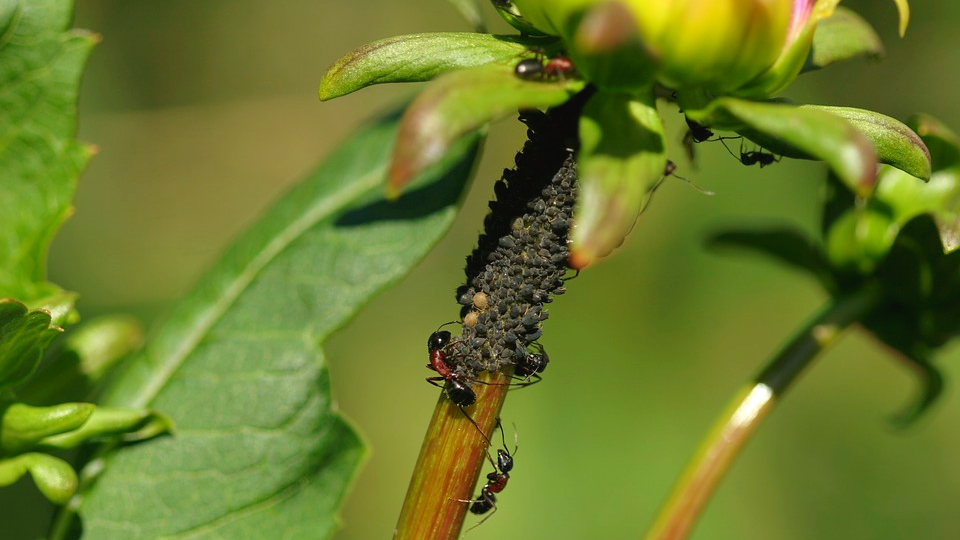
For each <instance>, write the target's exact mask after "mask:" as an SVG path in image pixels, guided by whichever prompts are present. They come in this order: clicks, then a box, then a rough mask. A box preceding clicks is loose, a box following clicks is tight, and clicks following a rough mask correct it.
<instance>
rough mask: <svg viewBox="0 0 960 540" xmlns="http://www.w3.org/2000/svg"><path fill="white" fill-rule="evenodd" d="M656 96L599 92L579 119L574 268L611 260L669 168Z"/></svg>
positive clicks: (572, 251) (573, 251)
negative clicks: (667, 167)
mask: <svg viewBox="0 0 960 540" xmlns="http://www.w3.org/2000/svg"><path fill="white" fill-rule="evenodd" d="M665 149H666V143H665V141H664V134H663V123H662V121H661V119H660V115H659V114H658V113H657V108H656V105H655V103H654V97H653V94H652V93H651V94H648V95H646V96H642V97H638V96H630V95H626V94H619V93H617V94H615V93H605V92H602V91H601V92H598V93H597V94H596V95H594V96H593V97H592V98H591V99H590V101H588V102H587V104H586V106H585V107H584V109H583V114H582V115H581V117H580V153H579V155H578V156H577V165H578V172H579V176H580V189H579V196H578V198H577V207H576V211H575V214H574V221H575V222H576V224H577V226H576V228H575V229H574V230H573V245H572V246H571V249H570V253H571V254H570V264H571V265H572V266H573V267H574V268H583V267H584V266H587V265H588V264H590V263H592V262H593V261H595V260H596V259H598V258H600V257H604V256H606V255H608V254H609V253H610V252H611V251H613V250H614V249H615V248H616V247H617V246H619V245H620V244H622V243H623V239H624V238H625V237H626V236H627V234H628V233H629V232H630V229H632V228H633V224H634V222H635V221H636V220H637V216H638V215H639V214H640V211H641V210H642V209H643V207H644V205H645V204H646V202H647V201H648V200H649V198H650V195H651V194H652V193H653V189H654V187H655V186H656V185H657V183H658V182H659V180H660V179H661V178H662V177H663V174H664V168H665V166H666V163H667V157H666V154H665Z"/></svg>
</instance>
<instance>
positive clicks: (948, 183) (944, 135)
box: [907, 114, 960, 253]
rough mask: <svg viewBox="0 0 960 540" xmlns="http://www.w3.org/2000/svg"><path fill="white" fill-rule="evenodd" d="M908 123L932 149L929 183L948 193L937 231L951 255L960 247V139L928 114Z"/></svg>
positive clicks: (940, 208)
mask: <svg viewBox="0 0 960 540" xmlns="http://www.w3.org/2000/svg"><path fill="white" fill-rule="evenodd" d="M907 124H908V125H909V126H910V128H911V129H913V130H914V131H916V132H917V134H918V135H920V137H921V138H922V139H923V142H924V143H925V144H926V145H927V148H928V149H930V161H931V162H932V164H933V174H932V175H931V176H930V182H929V184H930V185H931V186H934V187H933V188H931V189H939V190H940V191H942V192H943V193H944V198H943V199H942V201H941V205H940V206H939V207H938V208H937V209H936V213H935V217H936V220H937V228H939V229H940V241H941V242H942V243H943V249H944V251H945V252H947V253H951V252H953V251H956V250H957V249H958V248H960V137H958V136H957V134H956V133H954V132H953V130H952V129H950V128H949V127H948V126H946V125H945V124H944V123H943V122H940V121H939V120H937V119H936V118H934V117H932V116H929V115H926V114H918V115H915V116H913V117H912V118H911V119H910V120H909V121H908V122H907Z"/></svg>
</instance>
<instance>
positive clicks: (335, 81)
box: [319, 32, 559, 101]
mask: <svg viewBox="0 0 960 540" xmlns="http://www.w3.org/2000/svg"><path fill="white" fill-rule="evenodd" d="M558 46H559V43H558V41H557V39H556V38H546V39H536V38H528V37H519V36H497V35H492V34H478V33H473V32H442V33H430V34H409V35H406V36H397V37H392V38H387V39H383V40H380V41H375V42H373V43H370V44H367V45H364V46H363V47H360V48H359V49H357V50H355V51H353V52H351V53H349V54H347V55H345V56H344V57H342V58H340V59H339V60H337V61H336V63H334V64H333V65H332V66H330V68H329V69H327V72H326V73H324V74H323V78H322V79H320V91H319V94H320V100H321V101H326V100H329V99H333V98H336V97H340V96H343V95H346V94H349V93H351V92H356V91H357V90H360V89H361V88H365V87H367V86H370V85H374V84H382V83H399V82H422V81H429V80H431V79H434V78H436V77H438V76H440V75H443V74H444V73H448V72H450V71H458V70H461V69H467V68H474V67H478V66H483V65H486V64H497V65H500V66H510V67H511V68H512V66H513V65H515V64H516V63H517V62H519V61H520V59H521V58H522V57H523V56H524V55H525V54H526V55H529V54H530V49H543V50H544V51H546V52H547V53H550V52H552V51H555V50H556V49H557V47H558Z"/></svg>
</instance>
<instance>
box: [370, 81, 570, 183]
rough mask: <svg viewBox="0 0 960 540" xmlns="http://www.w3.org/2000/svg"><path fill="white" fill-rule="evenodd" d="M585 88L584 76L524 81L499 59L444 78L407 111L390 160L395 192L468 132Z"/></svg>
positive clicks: (562, 99)
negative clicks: (567, 78) (568, 78)
mask: <svg viewBox="0 0 960 540" xmlns="http://www.w3.org/2000/svg"><path fill="white" fill-rule="evenodd" d="M583 87H584V82H583V81H580V80H557V81H550V82H547V81H527V80H523V79H521V78H519V77H517V76H516V75H515V74H514V72H513V68H510V67H508V66H501V65H496V64H490V65H486V66H480V67H476V68H473V69H464V70H460V71H455V72H453V73H448V74H446V75H444V76H443V77H440V78H439V79H437V80H436V81H434V82H433V83H431V84H430V86H428V87H427V88H426V89H425V90H424V91H423V92H421V93H420V95H418V96H417V97H416V99H414V100H413V103H411V104H410V107H408V108H407V110H406V112H404V114H403V121H402V122H401V124H400V132H399V134H398V135H397V147H396V150H395V151H394V154H393V159H392V161H391V162H390V174H389V190H390V193H391V195H395V194H397V193H399V192H400V190H401V189H403V186H405V185H406V184H407V182H409V181H410V180H411V179H413V178H414V177H416V176H417V175H419V174H421V173H422V172H423V171H424V170H426V169H427V168H428V167H430V166H432V165H433V164H434V163H436V162H437V161H439V160H440V158H442V157H443V156H444V155H446V153H447V150H448V149H449V148H450V145H452V144H453V143H454V142H455V141H457V140H458V139H460V138H461V137H463V136H464V135H465V134H467V133H470V132H472V131H474V130H477V129H480V128H481V127H483V126H485V125H486V124H487V123H488V122H492V121H493V120H499V119H501V118H503V117H505V116H507V115H510V114H515V113H516V112H517V109H545V108H547V107H553V106H556V105H560V104H562V103H565V102H566V101H567V100H568V99H570V98H571V97H573V95H574V94H576V93H577V92H579V91H580V90H582V89H583Z"/></svg>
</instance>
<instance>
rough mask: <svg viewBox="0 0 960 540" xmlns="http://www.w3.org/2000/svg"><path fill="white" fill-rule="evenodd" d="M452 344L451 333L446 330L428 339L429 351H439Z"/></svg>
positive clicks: (433, 334) (431, 335) (439, 331)
mask: <svg viewBox="0 0 960 540" xmlns="http://www.w3.org/2000/svg"><path fill="white" fill-rule="evenodd" d="M448 343H450V332H447V331H446V330H437V331H436V332H434V333H432V334H430V337H429V338H427V351H429V352H433V351H438V350H440V349H442V348H444V347H446V346H447V344H448Z"/></svg>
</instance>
